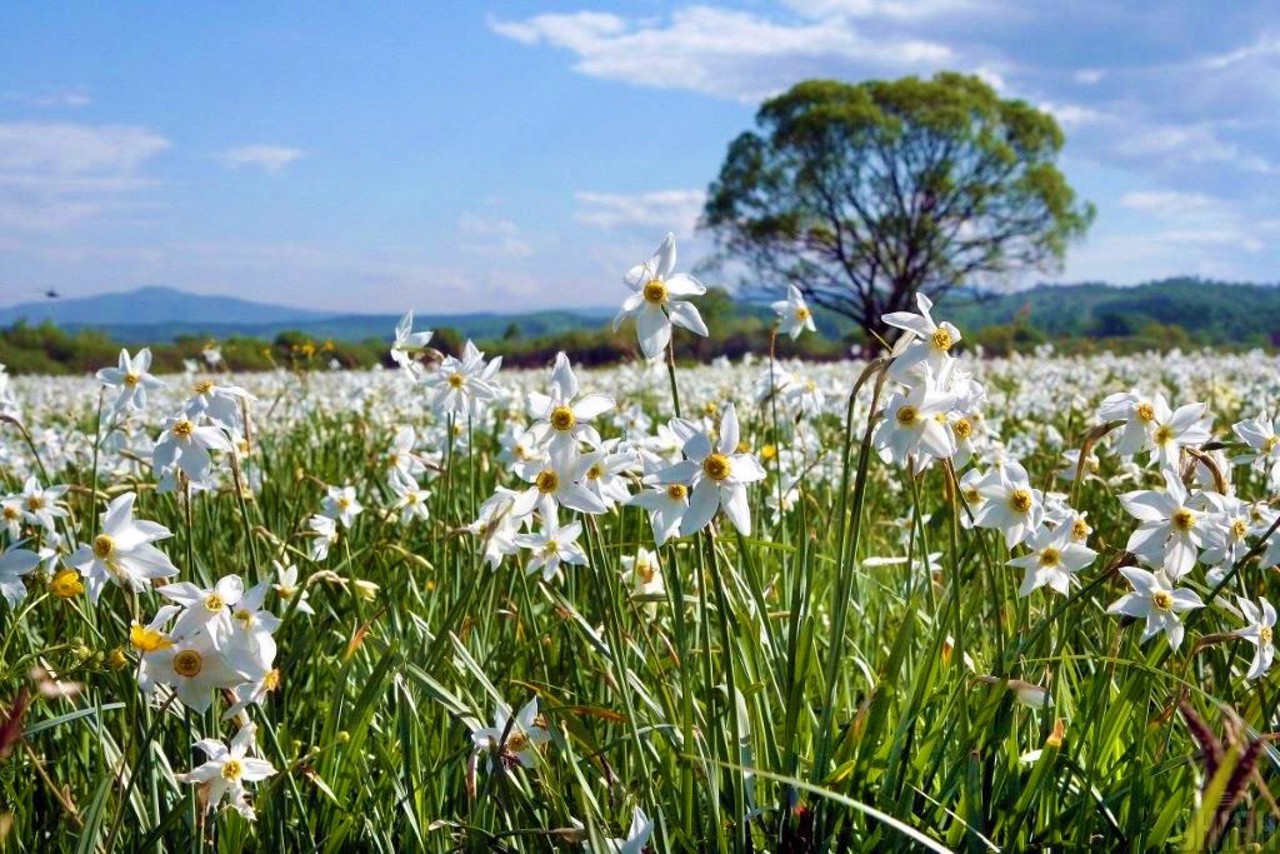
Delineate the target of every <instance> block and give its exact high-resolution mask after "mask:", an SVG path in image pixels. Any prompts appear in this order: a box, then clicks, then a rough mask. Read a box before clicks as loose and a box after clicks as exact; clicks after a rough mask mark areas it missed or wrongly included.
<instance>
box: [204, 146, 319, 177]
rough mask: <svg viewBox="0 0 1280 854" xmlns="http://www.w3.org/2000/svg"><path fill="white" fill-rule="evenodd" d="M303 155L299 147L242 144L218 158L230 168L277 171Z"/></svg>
mask: <svg viewBox="0 0 1280 854" xmlns="http://www.w3.org/2000/svg"><path fill="white" fill-rule="evenodd" d="M302 155H303V152H302V151H300V150H299V149H296V148H286V147H285V146H283V145H242V146H239V147H237V148H229V149H227V150H226V151H224V152H222V153H221V154H219V155H218V159H219V160H221V161H222V162H223V163H224V164H226V166H227V167H228V168H229V169H242V168H245V167H251V168H256V169H261V170H263V171H264V172H272V173H275V172H279V171H280V170H281V169H283V168H284V167H286V166H288V165H289V164H290V163H292V162H293V161H295V160H297V159H298V158H299V157H302Z"/></svg>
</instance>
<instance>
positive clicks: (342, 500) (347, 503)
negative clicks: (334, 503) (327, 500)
mask: <svg viewBox="0 0 1280 854" xmlns="http://www.w3.org/2000/svg"><path fill="white" fill-rule="evenodd" d="M338 509H339V510H350V509H351V499H350V498H348V497H347V496H345V495H341V496H339V497H338Z"/></svg>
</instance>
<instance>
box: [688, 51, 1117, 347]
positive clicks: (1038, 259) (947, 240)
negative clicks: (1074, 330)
mask: <svg viewBox="0 0 1280 854" xmlns="http://www.w3.org/2000/svg"><path fill="white" fill-rule="evenodd" d="M756 124H757V128H758V130H757V131H748V132H746V133H743V134H741V135H740V136H739V137H738V138H737V139H735V140H734V141H733V143H732V144H731V145H730V146H729V152H728V155H727V157H726V158H725V162H724V165H723V166H722V167H721V170H720V176H719V178H718V180H716V181H715V182H714V183H713V184H712V185H711V188H710V191H709V194H708V199H707V203H706V207H705V209H704V211H703V218H702V226H703V227H704V228H707V229H709V230H711V231H712V232H713V233H714V235H715V237H716V239H717V242H718V244H719V246H720V248H721V250H722V252H723V253H724V255H726V256H728V257H732V258H734V259H740V260H743V261H745V262H747V263H748V264H750V265H751V266H752V267H753V268H754V270H755V273H756V274H757V275H758V276H759V277H760V284H761V285H762V286H763V287H764V288H765V289H769V290H774V289H781V288H783V287H785V286H786V285H787V284H794V285H796V286H797V287H799V288H800V290H801V292H802V293H804V295H805V297H806V298H808V299H809V300H811V301H812V302H814V303H816V304H817V305H821V306H824V307H826V308H829V309H832V310H834V311H837V312H839V313H841V314H843V315H845V316H847V317H850V318H852V319H853V320H854V321H855V322H857V323H858V324H860V325H861V326H862V328H863V329H865V330H866V331H867V332H868V333H871V334H874V335H882V334H883V333H884V332H885V331H886V329H885V327H884V326H883V324H882V323H881V321H880V317H881V316H882V315H883V314H884V313H886V312H890V311H902V310H909V309H911V308H914V300H915V294H916V293H917V292H919V293H924V294H926V295H928V296H930V297H935V296H937V295H938V294H940V293H942V292H944V291H946V290H947V289H949V288H951V287H954V286H956V285H958V284H964V283H969V282H974V281H976V280H979V279H985V280H990V279H991V278H992V277H995V276H1000V275H1003V274H1006V273H1008V272H1011V271H1014V270H1018V269H1023V268H1027V267H1039V268H1042V269H1043V268H1047V267H1052V266H1056V265H1059V264H1060V263H1061V261H1062V259H1063V257H1064V255H1065V252H1066V246H1067V244H1068V242H1069V241H1070V240H1072V239H1073V238H1076V237H1079V236H1082V235H1083V234H1084V232H1085V230H1086V229H1087V228H1088V226H1089V224H1090V222H1091V221H1092V219H1093V213H1094V211H1093V207H1092V205H1090V204H1087V203H1081V202H1079V201H1078V200H1077V199H1076V194H1075V192H1074V191H1073V190H1072V189H1071V187H1070V186H1069V185H1068V184H1067V181H1066V178H1065V177H1064V176H1063V174H1062V172H1060V171H1059V170H1058V168H1057V166H1056V165H1055V163H1056V160H1057V157H1058V154H1059V152H1060V151H1061V149H1062V145H1063V135H1062V131H1061V129H1060V128H1059V127H1058V124H1057V122H1056V121H1054V119H1053V117H1052V116H1051V115H1049V114H1048V113H1045V112H1042V111H1040V110H1037V109H1035V108H1034V107H1032V106H1031V105H1029V104H1027V103H1025V102H1023V101H1018V100H1008V99H1002V98H1000V97H999V96H998V95H997V93H996V92H995V90H994V89H992V88H991V87H990V86H989V85H987V84H986V83H984V82H983V81H982V80H980V79H979V78H977V77H972V76H966V75H962V74H957V73H953V72H942V73H939V74H937V75H935V76H934V77H933V78H932V79H930V80H922V79H919V78H917V77H907V78H904V79H901V80H897V81H868V82H864V83H857V84H850V83H844V82H840V81H836V80H810V81H806V82H803V83H800V84H798V85H796V86H795V87H793V88H792V89H791V90H790V91H788V92H786V93H784V94H782V95H779V96H778V97H776V98H773V99H771V100H769V101H766V102H765V103H764V105H763V106H762V107H761V108H760V111H759V113H758V114H757V116H756Z"/></svg>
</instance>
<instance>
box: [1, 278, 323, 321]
mask: <svg viewBox="0 0 1280 854" xmlns="http://www.w3.org/2000/svg"><path fill="white" fill-rule="evenodd" d="M328 316H331V315H329V314H326V313H325V312H318V311H308V310H306V309H301V308H288V307H285V306H279V305H268V304H266V303H260V302H251V301H249V300H243V299H238V298H236V297H222V296H206V295H204V294H189V293H186V292H184V291H180V290H177V289H175V288H165V287H160V286H156V285H153V286H150V287H145V288H138V289H137V290H133V291H127V292H124V293H113V294H100V295H98V296H89V297H75V298H71V299H68V298H59V299H46V300H43V301H41V302H29V303H23V304H21V305H14V306H9V307H8V308H0V326H11V325H12V324H14V323H16V322H18V321H19V320H26V321H27V323H28V324H32V325H34V324H38V323H43V322H44V321H46V320H48V321H51V322H53V323H55V324H57V325H58V326H65V327H84V326H91V327H95V328H109V327H112V326H117V325H128V326H156V325H159V324H170V323H191V322H192V320H193V318H199V324H200V325H204V324H264V323H293V322H297V321H302V320H318V319H320V318H324V317H328Z"/></svg>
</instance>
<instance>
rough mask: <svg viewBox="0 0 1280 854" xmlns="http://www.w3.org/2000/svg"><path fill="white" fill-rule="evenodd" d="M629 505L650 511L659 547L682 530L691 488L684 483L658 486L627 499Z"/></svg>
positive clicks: (651, 522)
mask: <svg viewBox="0 0 1280 854" xmlns="http://www.w3.org/2000/svg"><path fill="white" fill-rule="evenodd" d="M627 503H628V504H634V505H635V506H637V507H643V508H644V509H645V510H648V511H649V524H650V526H651V527H652V528H653V539H654V541H655V542H657V544H658V545H662V544H663V543H665V542H666V541H667V540H669V539H671V538H672V537H673V536H675V533H676V531H677V530H679V528H680V520H681V519H682V518H684V514H685V511H686V510H687V509H689V487H688V486H686V485H685V484H683V483H670V484H667V485H665V486H663V485H657V486H655V487H654V488H652V489H646V490H644V491H643V492H637V493H636V494H635V495H633V496H631V498H629V499H627Z"/></svg>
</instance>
